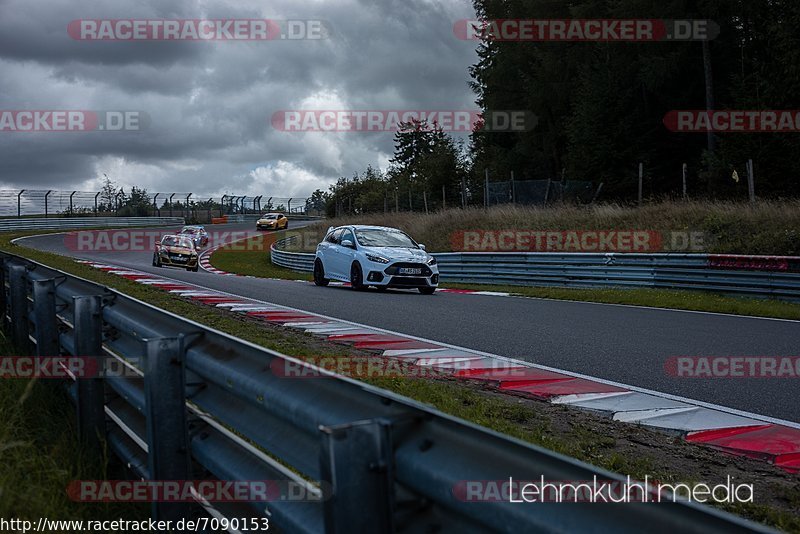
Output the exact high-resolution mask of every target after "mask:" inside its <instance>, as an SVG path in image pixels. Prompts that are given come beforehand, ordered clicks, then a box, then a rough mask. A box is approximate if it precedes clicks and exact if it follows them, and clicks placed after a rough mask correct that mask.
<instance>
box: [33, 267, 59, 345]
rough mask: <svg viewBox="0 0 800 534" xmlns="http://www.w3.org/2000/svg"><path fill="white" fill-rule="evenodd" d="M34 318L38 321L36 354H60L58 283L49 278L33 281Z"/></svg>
mask: <svg viewBox="0 0 800 534" xmlns="http://www.w3.org/2000/svg"><path fill="white" fill-rule="evenodd" d="M33 318H34V321H35V322H36V355H37V356H39V357H40V358H42V357H48V356H58V355H59V353H60V352H61V351H60V350H59V346H58V322H57V321H56V284H55V281H54V280H53V279H52V278H51V279H49V280H34V281H33Z"/></svg>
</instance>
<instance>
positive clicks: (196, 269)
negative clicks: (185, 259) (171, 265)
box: [186, 266, 200, 273]
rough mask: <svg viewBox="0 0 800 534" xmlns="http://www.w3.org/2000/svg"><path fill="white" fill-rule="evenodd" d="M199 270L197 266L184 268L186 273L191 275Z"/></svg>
mask: <svg viewBox="0 0 800 534" xmlns="http://www.w3.org/2000/svg"><path fill="white" fill-rule="evenodd" d="M199 269H200V267H199V266H198V267H187V268H186V270H187V271H192V272H193V273H196V272H197V271H198V270H199Z"/></svg>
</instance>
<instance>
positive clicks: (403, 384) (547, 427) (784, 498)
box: [0, 236, 800, 532]
mask: <svg viewBox="0 0 800 534" xmlns="http://www.w3.org/2000/svg"><path fill="white" fill-rule="evenodd" d="M13 237H14V236H0V249H2V250H6V251H8V252H12V253H15V254H20V255H23V256H26V257H28V258H30V259H32V260H35V261H39V262H41V263H44V264H47V265H49V266H51V267H53V268H56V269H61V270H63V271H66V272H70V273H72V274H75V275H77V276H81V277H83V278H86V279H88V280H92V281H95V282H97V283H101V284H104V285H106V286H108V287H112V288H115V289H117V290H119V291H122V292H124V293H126V294H128V295H130V296H132V297H135V298H138V299H141V300H143V301H146V302H148V303H150V304H153V305H155V306H157V307H159V308H161V309H164V310H166V311H169V312H172V313H176V314H178V315H181V316H184V317H188V318H191V319H192V320H194V321H197V322H199V323H202V324H206V325H208V326H210V327H213V328H216V329H219V330H221V331H224V332H227V333H229V334H231V335H234V336H236V337H239V338H241V339H245V340H247V341H251V342H253V343H256V344H258V345H261V346H263V347H266V348H269V349H273V350H277V351H280V352H282V353H284V354H287V355H291V356H296V357H301V358H302V357H309V356H326V355H343V354H353V355H364V354H365V353H360V352H359V351H354V350H353V349H350V348H344V347H340V346H336V345H332V344H329V343H327V342H325V341H322V340H320V339H319V338H316V337H314V336H312V335H310V334H305V333H302V332H298V331H294V330H289V329H283V328H281V327H276V326H271V325H265V324H264V323H261V322H256V321H254V320H251V319H249V318H246V317H244V316H239V315H234V314H230V313H228V312H225V311H222V310H219V309H216V308H213V307H208V306H203V305H200V304H197V303H194V302H191V301H188V300H184V299H181V298H179V297H176V296H174V295H171V294H169V293H166V292H163V291H160V290H158V289H155V288H152V287H150V286H145V285H142V284H137V283H135V282H132V281H130V280H126V279H124V278H121V277H118V276H115V275H111V274H108V273H105V272H102V271H98V270H96V269H93V268H91V267H89V266H87V265H83V264H78V263H75V262H74V261H73V260H71V259H69V258H66V257H63V256H58V255H55V254H50V253H46V252H40V251H35V250H31V249H27V248H24V247H20V246H15V245H12V244H10V240H11V239H12V238H13ZM232 252H233V251H232ZM235 254H242V253H240V252H235ZM265 255H266V253H265V252H264V251H257V254H253V255H250V254H249V253H244V255H243V256H242V258H244V257H247V258H250V261H244V260H243V259H234V260H233V261H236V262H240V263H242V264H243V265H245V264H247V265H252V266H254V267H257V268H259V269H265V268H266V266H265V264H264V263H263V262H264V261H265V260H266V261H268V258H266V259H265V258H264V256H265ZM215 264H216V265H217V267H218V268H223V267H222V266H221V265H219V264H217V263H216V262H215ZM226 270H227V269H226ZM252 274H256V275H260V276H264V275H265V273H264V272H254V273H252ZM283 274H286V276H288V275H289V274H291V278H292V279H296V278H297V274H296V273H292V272H291V271H289V272H288V273H283ZM365 381H366V382H368V383H371V384H373V385H375V386H378V387H381V388H384V389H387V390H390V391H394V392H396V393H399V394H401V395H405V396H407V397H410V398H413V399H416V400H418V401H420V402H423V403H426V404H429V405H431V406H434V407H436V408H438V409H439V410H441V411H443V412H445V413H449V414H451V415H453V416H455V417H459V418H462V419H465V420H467V421H471V422H473V423H476V424H478V425H481V426H484V427H486V428H490V429H493V430H496V431H498V432H501V433H505V434H508V435H511V436H514V437H517V438H519V439H522V440H525V441H527V442H530V443H533V444H536V445H539V446H542V447H545V448H547V449H550V450H553V451H557V452H560V453H563V454H567V455H569V456H572V457H574V458H577V459H579V460H583V461H586V462H589V463H592V464H594V465H597V466H599V467H603V468H606V469H609V470H612V471H615V472H618V473H622V474H624V475H628V474H629V475H631V476H632V477H643V476H644V475H645V474H647V475H650V477H651V478H653V477H655V478H657V479H659V480H662V481H673V480H691V479H692V477H695V476H697V475H696V473H697V472H698V470H699V469H707V466H708V465H711V464H713V463H714V462H717V463H718V464H719V460H718V455H719V453H717V452H714V451H711V450H709V449H705V448H701V447H696V446H694V445H690V444H687V443H684V442H680V441H674V440H671V439H669V438H665V436H664V435H663V434H660V433H657V432H654V431H650V430H647V429H644V428H639V427H635V426H632V425H623V424H620V423H615V422H613V421H609V420H607V419H604V418H601V417H598V416H595V415H592V414H589V413H587V412H582V411H577V410H569V409H567V408H565V407H560V406H554V405H550V404H547V403H537V402H535V401H530V400H523V399H516V398H514V397H508V396H505V395H497V394H494V393H492V392H487V391H483V390H481V389H480V388H476V387H474V386H472V385H469V384H465V383H462V382H460V381H459V382H455V381H452V380H448V379H443V380H409V379H399V378H394V379H392V378H381V379H370V380H365ZM42 394H43V395H45V397H48V396H49V401H48V402H51V403H53V405H59V404H63V403H62V401H61V400H59V398H58V397H52V395H53V393H52V392H48V391H44V392H43V393H42ZM16 399H17V397H14V396H12V397H10V398H2V399H0V406H1V407H2V409H8V408H7V407H8V406H11V405H13V403H14V402H16ZM40 410H41V408H39V407H38V406H37V407H36V412H37V413H39V412H40ZM67 412H68V413H64V414H63V415H58V416H57V417H60V418H61V419H64V420H69V419H70V418H71V417H73V415H72V412H71V411H70V410H67ZM42 413H47V411H44V412H42ZM51 417H52V416H51ZM34 421H35V422H36V424H41V422H42V421H43V419H35V420H34ZM40 431H41V432H46V430H40ZM58 432H59V433H60V431H58ZM63 439H64V442H63V443H65V445H64V448H70V447H72V448H73V449H74V446H75V441H74V435H72V434H69V433H66V434H64V436H63ZM13 441H15V440H14V439H12V442H13ZM645 444H648V445H645ZM665 446H669V447H670V448H672V449H676V450H677V451H678V453H679V457H680V458H681V460H682V461H683V460H685V462H686V464H685V465H679V463H678V462H675V461H671V460H670V457H669V455H668V454H665V453H664V450H663V447H665ZM630 447H635V448H634V449H631V448H630ZM12 450H13V449H12ZM28 454H29V455H30V456H33V457H35V458H36V460H35V465H33V466H30V467H29V468H28V475H29V476H30V477H32V478H35V479H38V478H45V479H46V477H47V476H48V475H47V474H46V473H45V474H44V475H41V474H39V470H41V469H43V466H44V465H45V464H48V463H49V462H50V458H46V457H45V456H50V451H49V450H47V449H44V450H42V449H40V448H37V449H36V450H35V451H29V452H28ZM70 454H72V455H73V458H72V459H73V461H74V460H75V459H76V455H77V453H75V452H74V450H71V451H70ZM672 454H675V452H674V451H672ZM56 461H57V463H59V464H63V463H64V462H63V461H58V460H57V457H56ZM730 463H731V464H730V465H741V463H744V464H746V465H748V466H749V467H748V468H747V469H743V471H744V472H745V473H747V472H751V473H753V472H755V473H757V478H756V482H757V481H758V480H761V478H760V477H763V476H772V477H773V478H775V480H776V481H777V482H776V484H777V485H776V486H775V488H774V489H773V490H772V491H773V493H774V494H775V497H774V499H773V501H775V503H777V504H771V505H758V506H755V505H752V506H751V505H744V506H738V507H736V508H733V509H731V511H734V512H736V513H739V514H741V515H743V516H745V517H749V518H752V519H755V520H759V521H762V522H764V523H766V524H769V525H772V526H775V527H777V528H781V529H784V530H787V531H797V532H800V517H798V515H797V510H798V509H800V506H799V505H800V496H798V495H796V493H797V491H796V487H795V485H793V484H791V483H789V484H787V483H786V479H787V478H788V477H786V476H784V475H781V474H777V472H776V471H775V470H773V469H772V468H770V467H768V466H766V465H763V464H761V463H760V462H757V461H754V460H747V459H731V460H730ZM722 465H726V464H722ZM711 469H713V470H714V471H713V474H712V475H709V476H716V475H717V474H718V471H717V470H716V469H714V468H713V466H712V468H711ZM719 471H720V472H721V469H720V470H719ZM765 473H771V475H766V474H765ZM69 476H70V475H68V476H67V477H69ZM754 476H755V475H754ZM16 483H17V484H20V485H25V484H28V482H27V481H26V480H20V481H17V482H16ZM48 484H49V482H48ZM61 487H63V486H61ZM787 487H788V488H789V489H787ZM793 487H795V489H794V490H792V489H791V488H793ZM792 491H794V493H792ZM0 501H2V498H0ZM84 506H85V505H84ZM42 509H43V508H39V505H38V504H35V505H32V507H30V510H32V511H33V510H35V511H36V513H37V514H41V510H42ZM67 513H68V512H66V511H65V512H64V514H67ZM69 517H74V516H72V515H69Z"/></svg>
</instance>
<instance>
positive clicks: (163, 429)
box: [144, 334, 191, 521]
mask: <svg viewBox="0 0 800 534" xmlns="http://www.w3.org/2000/svg"><path fill="white" fill-rule="evenodd" d="M145 351H146V356H145V365H144V395H145V414H146V417H147V447H148V454H147V463H148V467H149V472H150V479H151V480H190V471H191V469H190V467H191V464H190V459H189V434H188V430H187V425H186V372H185V361H184V336H183V335H182V334H181V335H179V336H177V337H163V338H156V339H146V340H145ZM188 508H189V505H188V504H184V503H153V507H152V517H153V519H154V520H157V521H161V520H173V521H177V520H180V519H181V518H184V517H188V512H187V510H188Z"/></svg>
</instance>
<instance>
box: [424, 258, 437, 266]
mask: <svg viewBox="0 0 800 534" xmlns="http://www.w3.org/2000/svg"><path fill="white" fill-rule="evenodd" d="M425 263H427V264H428V265H436V258H434V257H433V256H431V257H430V258H428V261H426V262H425Z"/></svg>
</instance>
